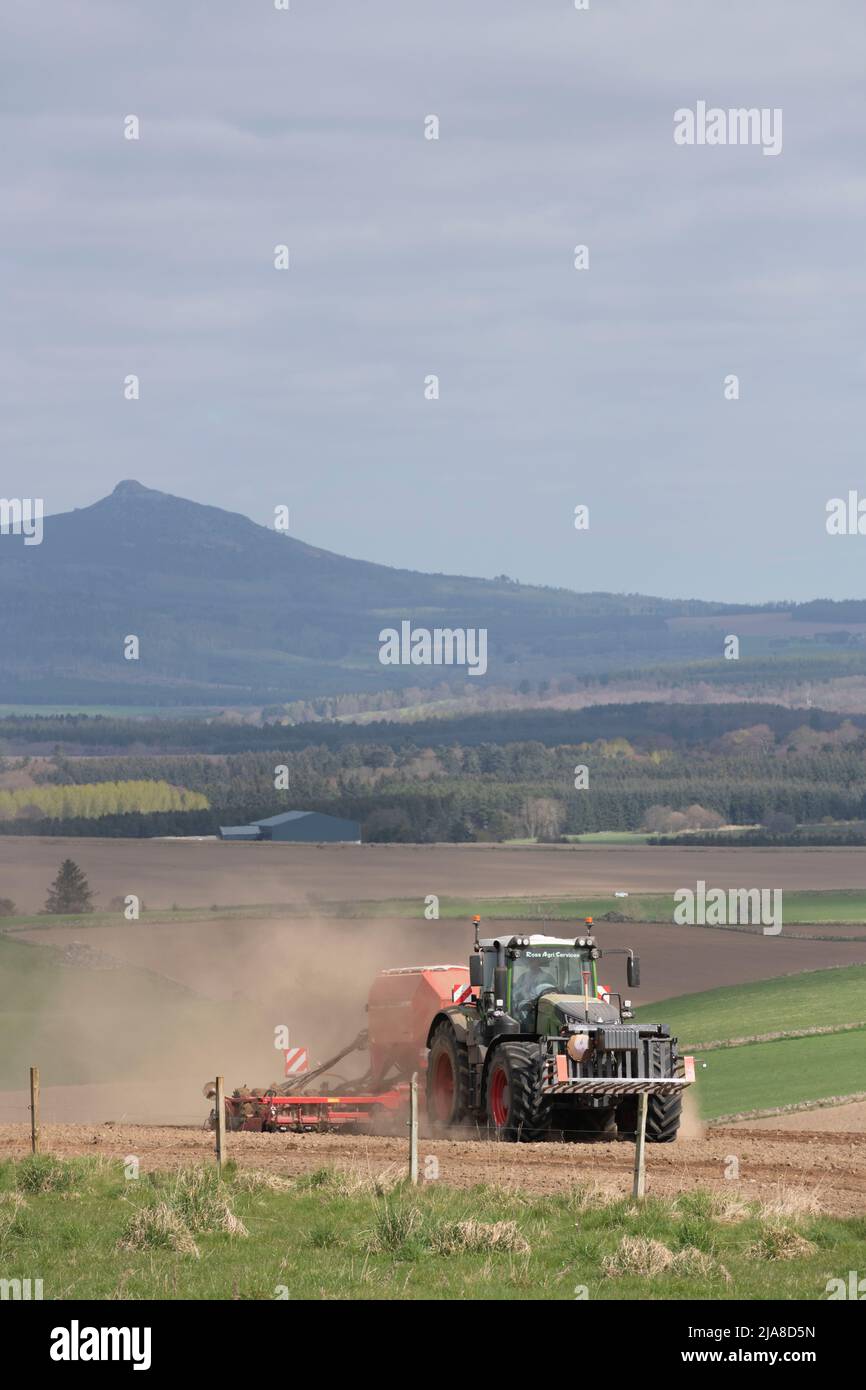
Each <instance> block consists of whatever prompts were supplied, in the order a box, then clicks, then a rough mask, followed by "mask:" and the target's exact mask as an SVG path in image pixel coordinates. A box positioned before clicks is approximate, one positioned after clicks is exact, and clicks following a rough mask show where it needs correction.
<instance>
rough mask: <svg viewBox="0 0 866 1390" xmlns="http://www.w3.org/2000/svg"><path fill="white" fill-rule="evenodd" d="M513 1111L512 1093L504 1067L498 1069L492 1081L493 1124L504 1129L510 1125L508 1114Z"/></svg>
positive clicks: (491, 1108) (491, 1106) (491, 1110)
mask: <svg viewBox="0 0 866 1390" xmlns="http://www.w3.org/2000/svg"><path fill="white" fill-rule="evenodd" d="M510 1109H511V1091H510V1088H509V1085H508V1075H507V1073H506V1070H505V1068H504V1067H497V1068H496V1070H495V1071H494V1073H493V1076H492V1077H491V1080H490V1112H491V1114H492V1116H493V1123H494V1124H495V1125H496V1126H497V1127H498V1128H500V1129H501V1128H502V1126H503V1125H506V1124H507V1123H508V1112H509V1110H510Z"/></svg>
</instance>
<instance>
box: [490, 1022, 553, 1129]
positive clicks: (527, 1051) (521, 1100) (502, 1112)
mask: <svg viewBox="0 0 866 1390" xmlns="http://www.w3.org/2000/svg"><path fill="white" fill-rule="evenodd" d="M486 1093H487V1120H488V1123H489V1124H490V1126H491V1128H492V1129H493V1131H494V1133H495V1134H496V1137H497V1138H498V1139H506V1140H509V1141H511V1142H516V1141H519V1140H522V1141H523V1142H524V1143H530V1142H532V1141H534V1140H537V1139H542V1138H543V1137H544V1136H545V1134H546V1133H547V1129H548V1119H549V1116H548V1113H547V1106H546V1105H545V1102H544V1100H543V1098H542V1095H541V1061H540V1058H539V1054H538V1048H537V1047H533V1046H532V1045H531V1044H528V1043H517V1042H506V1043H501V1044H500V1045H499V1047H497V1049H496V1051H495V1053H494V1054H493V1059H492V1061H491V1063H490V1067H489V1069H488V1072H487V1087H486Z"/></svg>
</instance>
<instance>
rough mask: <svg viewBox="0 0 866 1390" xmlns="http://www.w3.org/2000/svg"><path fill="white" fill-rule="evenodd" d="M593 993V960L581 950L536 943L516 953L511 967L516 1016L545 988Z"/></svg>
mask: <svg viewBox="0 0 866 1390" xmlns="http://www.w3.org/2000/svg"><path fill="white" fill-rule="evenodd" d="M550 990H553V991H555V992H556V993H557V994H593V993H594V992H595V990H594V985H593V979H592V961H591V960H590V959H589V957H588V956H587V955H586V954H585V953H584V952H581V951H576V950H575V951H569V950H567V949H565V948H563V949H558V948H556V947H549V946H537V947H535V948H533V949H530V950H527V951H521V952H520V953H519V954H518V955H516V956H515V958H514V960H513V962H512V970H511V1013H512V1014H514V1015H515V1016H517V1014H518V1012H519V1011H521V1010H524V1009H525V1008H527V1007H528V1006H529V1005H531V1004H532V1003H534V1001H535V1000H536V999H537V998H538V997H539V995H541V994H544V993H545V992H547V991H550Z"/></svg>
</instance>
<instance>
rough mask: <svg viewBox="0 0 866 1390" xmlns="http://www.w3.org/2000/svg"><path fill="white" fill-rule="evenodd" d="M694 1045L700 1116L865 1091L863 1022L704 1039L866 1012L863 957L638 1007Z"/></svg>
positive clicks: (853, 1019) (860, 1016)
mask: <svg viewBox="0 0 866 1390" xmlns="http://www.w3.org/2000/svg"><path fill="white" fill-rule="evenodd" d="M635 1012H636V1015H637V1017H638V1018H639V1019H644V1020H646V1021H653V1022H660V1023H667V1024H668V1025H669V1026H670V1029H671V1032H672V1033H674V1034H675V1035H676V1036H677V1037H678V1038H679V1044H680V1049H681V1050H682V1051H686V1052H693V1053H694V1055H695V1058H696V1064H697V1068H698V1071H697V1098H698V1106H699V1109H700V1112H701V1115H702V1116H703V1118H704V1119H707V1120H710V1119H714V1118H715V1117H716V1116H718V1115H731V1114H738V1113H741V1112H743V1111H749V1110H764V1109H773V1108H775V1107H777V1106H784V1105H797V1104H799V1103H801V1102H804V1101H812V1100H822V1099H826V1098H827V1097H830V1096H843V1095H853V1094H856V1093H858V1092H862V1091H866V1030H864V1029H862V1028H861V1029H858V1030H856V1031H852V1032H846V1033H834V1034H830V1035H824V1036H813V1037H808V1038H785V1039H780V1040H778V1041H775V1042H764V1043H754V1044H749V1045H747V1046H742V1047H733V1048H720V1049H716V1050H712V1051H710V1052H707V1053H706V1054H702V1053H701V1044H702V1043H709V1042H718V1041H721V1040H723V1039H732V1038H754V1037H757V1036H761V1035H764V1034H767V1033H784V1032H793V1031H796V1030H799V1029H804V1028H833V1027H841V1026H844V1025H846V1024H855V1023H857V1024H859V1023H863V1022H864V1020H866V965H849V966H845V967H844V968H842V969H839V970H814V971H809V972H807V973H804V974H802V975H789V976H784V977H782V978H781V979H775V980H759V981H756V982H755V983H753V984H745V985H732V986H728V987H726V988H724V989H712V990H706V991H705V992H703V993H700V994H684V995H681V996H680V997H679V998H675V999H665V1000H662V1001H660V1002H659V1003H657V1004H645V1005H642V1006H641V1007H640V1008H639V1009H636V1010H635Z"/></svg>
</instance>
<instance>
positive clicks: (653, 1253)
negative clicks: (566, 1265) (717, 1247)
mask: <svg viewBox="0 0 866 1390" xmlns="http://www.w3.org/2000/svg"><path fill="white" fill-rule="evenodd" d="M602 1269H603V1271H604V1273H605V1274H606V1276H607V1277H608V1278H609V1279H616V1278H620V1277H621V1276H623V1275H632V1276H635V1275H636V1276H637V1277H638V1278H641V1279H655V1278H658V1276H659V1275H661V1274H678V1275H685V1276H686V1277H687V1278H690V1279H694V1280H696V1281H704V1282H707V1281H711V1280H713V1279H718V1278H721V1279H724V1281H725V1282H726V1283H730V1281H731V1276H730V1274H729V1273H728V1271H727V1269H726V1268H725V1266H724V1265H721V1264H719V1263H718V1261H717V1260H716V1259H715V1258H714V1256H713V1255H712V1254H710V1252H709V1251H707V1250H699V1249H697V1248H696V1247H695V1246H693V1245H685V1246H683V1248H682V1249H681V1250H677V1251H673V1250H671V1249H670V1248H669V1247H668V1246H667V1245H665V1244H664V1242H663V1241H660V1240H654V1239H652V1237H648V1236H623V1238H622V1240H621V1241H620V1243H619V1245H618V1246H617V1248H616V1250H615V1251H614V1252H613V1253H612V1254H611V1255H607V1256H606V1257H605V1259H604V1260H603V1261H602Z"/></svg>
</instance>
